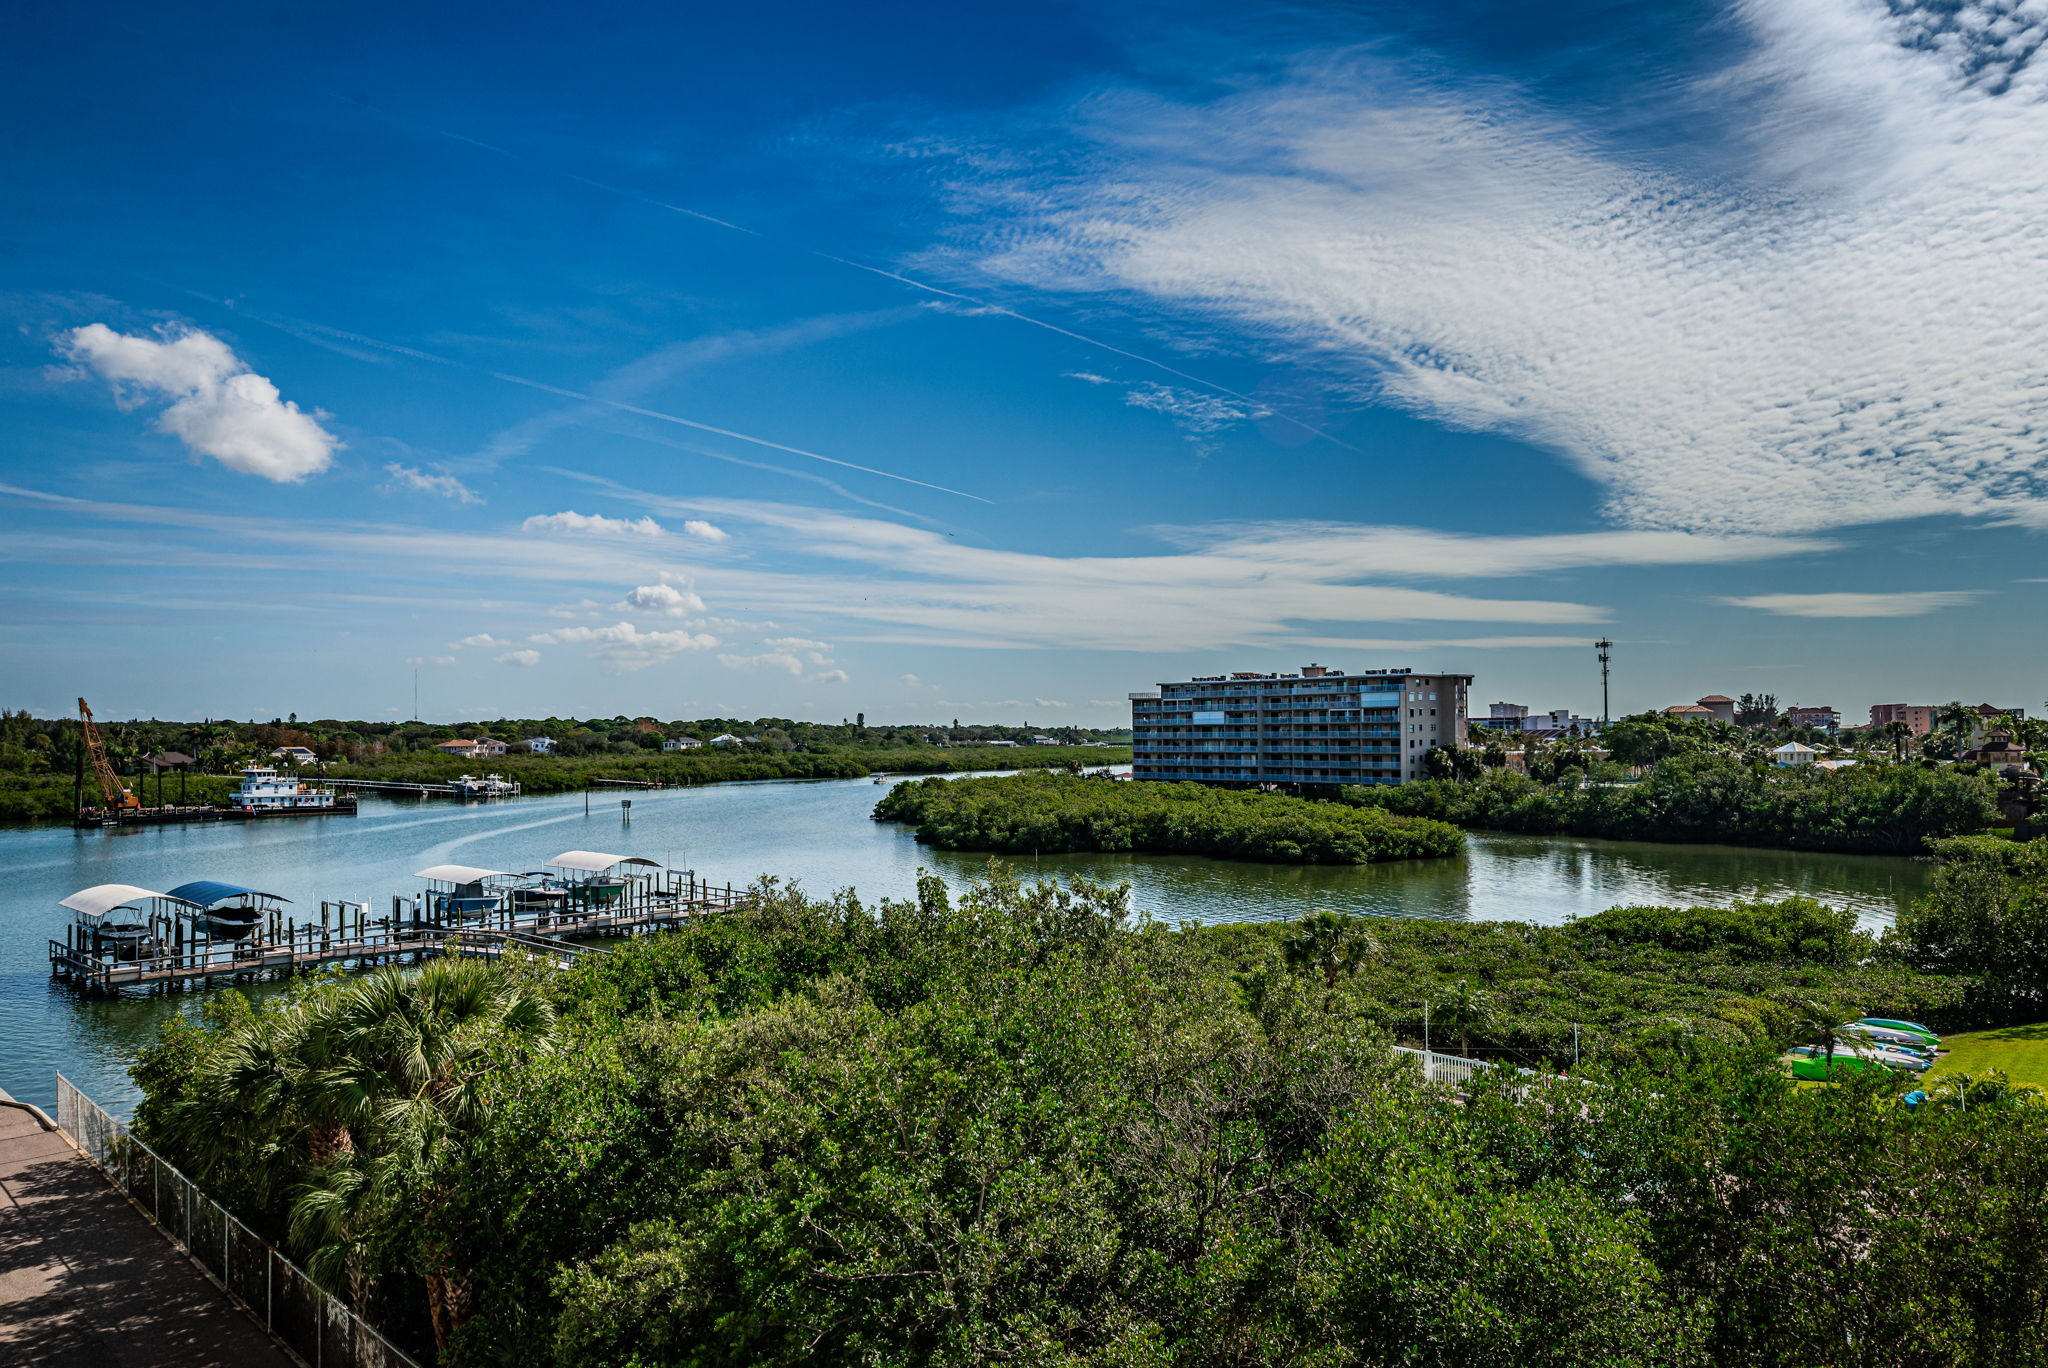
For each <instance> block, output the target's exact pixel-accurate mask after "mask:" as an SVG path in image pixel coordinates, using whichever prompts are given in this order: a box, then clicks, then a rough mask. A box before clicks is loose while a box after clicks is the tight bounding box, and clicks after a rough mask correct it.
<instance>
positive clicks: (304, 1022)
mask: <svg viewBox="0 0 2048 1368" xmlns="http://www.w3.org/2000/svg"><path fill="white" fill-rule="evenodd" d="M552 1025H553V1012H552V1009H551V1008H550V1007H549V1006H548V1004H547V1002H546V1001H545V999H543V998H541V997H540V996H539V995H538V994H537V993H535V992H534V991H533V990H532V988H531V987H530V986H529V985H528V984H526V983H525V982H523V981H522V980H521V979H520V978H518V977H517V976H516V975H514V974H512V973H510V972H508V971H507V970H506V969H505V968H503V967H501V966H498V965H492V964H487V963H484V962H481V961H475V960H452V959H444V960H436V961H434V962H433V963H431V964H428V965H427V966H425V967H424V968H422V969H419V970H417V971H406V970H399V969H384V970H379V971H378V972H376V973H374V974H370V975H367V976H365V977H363V978H360V979H357V980H355V981H353V982H351V983H349V984H347V985H345V986H343V987H340V988H338V989H336V990H333V991H330V992H328V993H326V994H324V995H321V996H317V997H314V998H311V999H309V1000H307V1001H305V1002H302V1003H300V1004H298V1005H296V1006H294V1007H291V1008H288V1009H286V1010H283V1011H278V1012H273V1013H269V1014H267V1015H265V1016H262V1017H259V1018H258V1019H256V1020H255V1021H254V1022H252V1023H250V1024H249V1025H247V1026H245V1027H244V1028H243V1029H242V1030H241V1031H239V1032H237V1033H236V1035H235V1036H234V1038H233V1039H231V1040H230V1041H229V1042H228V1043H227V1044H226V1045H225V1046H224V1047H223V1048H222V1049H221V1050H220V1051H218V1052H217V1053H216V1054H215V1056H214V1057H213V1058H212V1059H211V1060H209V1061H208V1063H207V1065H206V1067H205V1069H204V1071H203V1073H202V1075H201V1077H200V1078H199V1080H198V1081H197V1084H196V1086H195V1087H194V1088H193V1090H192V1094H191V1096H190V1097H189V1098H188V1099H187V1101H186V1102H185V1103H183V1104H181V1105H180V1107H179V1108H177V1109H176V1111H175V1112H174V1114H173V1119H172V1124H173V1125H174V1126H175V1128H176V1132H177V1135H178V1137H179V1139H180V1140H181V1141H182V1142H183V1143H184V1145H185V1146H186V1147H187V1149H188V1151H189V1152H191V1153H194V1154H196V1155H198V1156H200V1157H201V1168H202V1171H206V1170H207V1169H211V1170H212V1171H214V1172H233V1171H235V1169H234V1167H233V1166H235V1165H252V1166H253V1168H252V1170H251V1171H250V1173H249V1179H250V1181H251V1182H252V1183H253V1184H254V1185H255V1187H256V1189H257V1196H258V1198H259V1200H263V1201H265V1203H266V1204H268V1201H269V1199H270V1198H272V1197H273V1196H275V1195H279V1194H282V1193H284V1192H286V1191H289V1192H290V1193H291V1194H292V1199H293V1200H292V1205H291V1211H290V1229H291V1236H292V1243H293V1244H294V1245H295V1246H297V1247H298V1248H299V1249H300V1250H301V1251H302V1252H304V1253H305V1254H306V1255H307V1257H308V1261H309V1265H310V1267H311V1270H312V1271H313V1273H314V1275H315V1276H316V1277H319V1278H320V1279H321V1280H322V1281H325V1282H328V1283H329V1284H330V1285H335V1284H346V1285H348V1287H349V1288H350V1290H351V1292H352V1293H353V1294H354V1295H355V1296H356V1297H357V1298H358V1299H359V1301H358V1304H359V1307H360V1298H361V1297H362V1296H363V1295H364V1294H365V1293H366V1291H367V1289H368V1287H369V1286H370V1275H371V1272H372V1269H371V1266H370V1263H369V1262H368V1259H369V1254H370V1247H371V1237H372V1236H373V1234H374V1232H375V1230H376V1229H377V1227H378V1218H379V1216H380V1214H381V1213H384V1212H387V1211H389V1210H390V1209H391V1206H392V1205H393V1203H395V1202H396V1201H399V1200H402V1199H403V1198H405V1197H407V1196H408V1195H411V1196H424V1197H426V1198H427V1199H428V1200H431V1199H432V1195H433V1187H434V1181H435V1175H436V1173H437V1172H438V1171H439V1170H440V1168H441V1166H442V1164H443V1163H444V1162H445V1161H446V1160H447V1159H448V1158H449V1157H450V1156H451V1155H452V1153H453V1152H454V1150H455V1148H456V1147H457V1146H459V1144H460V1143H461V1139H462V1137H463V1135H464V1133H465V1132H466V1131H467V1130H468V1129H469V1128H470V1126H471V1124H472V1123H473V1122H474V1121H475V1119H476V1116H477V1113H478V1111H479V1110H480V1108H481V1105H482V1101H481V1096H480V1092H479V1084H480V1081H481V1079H482V1076H483V1073H484V1071H485V1069H486V1068H487V1066H488V1063H489V1060H490V1058H491V1056H492V1054H493V1052H494V1051H495V1050H496V1049H497V1048H499V1047H500V1045H501V1043H503V1042H506V1041H508V1040H510V1041H518V1042H523V1043H529V1044H530V1043H534V1042H538V1041H541V1040H543V1039H544V1038H545V1037H546V1035H547V1034H548V1032H549V1031H550V1029H551V1027H552ZM427 1281H428V1284H429V1301H430V1304H431V1305H432V1306H433V1307H434V1308H435V1311H436V1314H435V1332H436V1335H437V1337H445V1334H446V1332H447V1330H449V1329H452V1328H453V1324H454V1311H455V1310H456V1309H458V1303H459V1302H460V1300H461V1299H460V1298H458V1297H454V1296H451V1295H450V1294H449V1291H448V1289H449V1287H450V1286H451V1285H454V1284H456V1283H457V1282H458V1281H459V1280H458V1279H456V1278H455V1277H453V1276H452V1275H451V1274H450V1273H448V1272H447V1271H445V1270H436V1271H433V1272H430V1273H429V1274H428V1275H427ZM444 1309H449V1311H450V1314H449V1316H446V1317H444V1316H443V1314H442V1311H443V1310H444Z"/></svg>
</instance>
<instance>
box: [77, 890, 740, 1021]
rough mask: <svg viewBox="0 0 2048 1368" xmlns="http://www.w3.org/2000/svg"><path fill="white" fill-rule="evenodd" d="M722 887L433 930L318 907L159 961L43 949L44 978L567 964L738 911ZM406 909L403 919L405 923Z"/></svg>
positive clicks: (132, 979) (124, 984) (145, 982)
mask: <svg viewBox="0 0 2048 1368" xmlns="http://www.w3.org/2000/svg"><path fill="white" fill-rule="evenodd" d="M741 896H742V895H741V893H740V891H739V890H737V889H735V888H733V887H732V886H731V885H730V884H727V885H724V886H719V885H714V884H710V883H706V882H703V881H701V880H699V879H697V878H696V876H695V875H690V874H674V873H666V872H665V873H664V875H663V877H662V878H661V879H659V880H649V881H645V882H642V883H636V884H633V885H631V886H629V888H628V889H627V890H626V891H625V892H624V893H623V895H621V896H620V897H619V898H618V899H617V901H615V902H610V903H606V904H604V905H602V906H592V905H580V906H574V907H570V908H566V909H560V910H558V909H553V908H523V909H522V908H513V907H510V906H507V907H505V908H503V909H500V910H497V911H493V912H491V913H489V914H488V915H485V916H482V917H480V918H478V919H477V920H474V921H469V922H463V923H445V924H444V923H438V922H433V921H427V920H421V919H419V918H418V909H417V904H416V903H415V902H412V901H409V900H407V899H404V898H394V899H393V900H392V909H391V915H390V916H388V917H383V918H379V919H377V920H376V921H374V922H373V921H371V920H370V919H369V918H368V917H367V915H361V914H363V913H364V912H365V909H364V908H363V907H362V905H361V904H356V903H349V904H345V905H344V904H335V905H334V906H337V907H340V906H346V907H348V908H352V909H355V911H356V913H357V914H359V915H355V916H353V917H350V916H348V915H343V916H341V917H340V919H339V920H338V921H334V920H330V918H329V917H328V915H327V907H326V906H325V905H323V907H322V917H321V921H320V922H319V923H317V924H306V925H300V924H297V923H291V924H288V925H284V926H279V927H270V928H265V929H264V930H263V931H261V932H259V933H257V934H255V935H252V936H250V937H249V938H247V939H245V940H240V941H218V942H213V941H204V940H201V941H196V942H191V943H187V944H184V945H180V946H176V947H173V948H171V949H169V950H166V951H164V952H162V953H157V954H150V955H140V956H137V957H135V958H132V959H126V960H118V961H116V960H109V959H106V958H103V957H100V956H97V955H94V954H91V953H88V952H87V951H86V950H85V949H84V948H82V947H81V946H80V945H78V944H75V943H73V942H72V941H69V940H64V941H54V940H53V941H51V942H50V943H49V946H50V972H51V975H52V976H53V977H55V978H56V979H57V980H58V981H60V982H63V983H69V984H72V985H74V986H76V987H79V988H81V989H83V990H85V991H86V992H89V993H97V994H114V993H119V992H122V991H124V990H131V989H162V988H203V987H208V986H211V985H212V984H215V983H222V982H235V981H254V980H256V979H259V978H266V977H271V976H275V975H285V974H292V973H297V972H299V971H301V970H305V969H313V968H318V967H320V966H321V965H327V964H347V965H351V966H354V967H357V968H370V967H373V966H376V965H380V964H401V963H407V962H412V963H418V962H420V961H423V960H425V959H428V958H431V957H433V956H435V955H443V954H459V955H472V956H484V957H490V956H495V955H498V954H502V953H504V951H505V950H506V949H508V948H514V947H516V948H518V949H522V950H526V951H529V952H532V953H536V954H544V955H550V956H553V957H554V958H556V959H558V960H561V961H565V962H566V961H573V960H574V959H575V958H576V956H577V955H578V954H579V953H588V952H589V951H590V949H591V948H592V947H588V946H580V945H577V944H574V942H575V941H579V940H589V939H611V938H618V937H624V936H637V935H645V934H648V933H650V932H655V931H665V930H671V929H673V928H675V927H678V926H681V925H683V924H684V923H685V922H688V921H690V920H692V919H694V918H697V917H701V916H704V915H705V914H707V913H712V912H720V911H727V910H730V909H731V908H733V907H735V906H737V905H738V903H739V900H740V897H741ZM407 909H411V911H410V915H408V911H407Z"/></svg>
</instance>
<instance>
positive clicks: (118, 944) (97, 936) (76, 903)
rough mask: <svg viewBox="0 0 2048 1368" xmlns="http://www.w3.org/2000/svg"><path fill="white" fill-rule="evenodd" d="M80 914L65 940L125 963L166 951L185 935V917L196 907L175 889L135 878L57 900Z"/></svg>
mask: <svg viewBox="0 0 2048 1368" xmlns="http://www.w3.org/2000/svg"><path fill="white" fill-rule="evenodd" d="M57 905H58V906H59V907H62V908H67V909H69V910H70V911H73V912H76V913H77V914H78V920H77V922H75V923H74V924H72V925H71V926H69V927H67V928H65V937H66V941H65V944H66V945H67V946H68V947H69V948H71V949H72V950H75V951H77V952H78V953H80V954H84V955H89V956H91V957H92V958H94V959H101V960H112V961H114V962H116V963H127V962H132V961H135V960H142V959H148V958H151V957H152V956H155V955H160V954H162V953H163V952H164V951H165V950H166V949H168V948H169V947H171V946H173V945H175V944H177V943H178V942H180V941H181V940H183V936H182V935H181V934H180V932H181V929H182V927H181V923H182V922H183V921H184V919H185V917H186V915H187V914H189V913H191V912H195V911H197V910H199V909H198V905H197V904H196V903H191V902H187V901H186V900H185V899H183V898H180V897H178V896H177V895H175V894H172V893H158V892H156V891H155V890H154V889H149V888H139V887H137V886H136V885H134V884H94V885H93V886H92V887H91V888H81V889H80V890H79V891H78V892H76V893H73V894H72V895H71V896H70V897H68V898H65V899H63V900H62V901H60V902H59V903H58V904H57Z"/></svg>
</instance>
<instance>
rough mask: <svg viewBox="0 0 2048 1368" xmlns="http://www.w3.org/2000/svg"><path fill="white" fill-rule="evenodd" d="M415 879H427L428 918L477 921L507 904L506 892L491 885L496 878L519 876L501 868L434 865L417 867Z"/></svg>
mask: <svg viewBox="0 0 2048 1368" xmlns="http://www.w3.org/2000/svg"><path fill="white" fill-rule="evenodd" d="M413 877H414V878H415V879H425V880H426V881H427V892H426V896H425V897H424V898H423V899H422V900H421V903H420V906H421V907H422V908H423V909H424V910H425V912H426V915H427V917H428V919H429V920H432V921H437V922H454V921H474V920H476V919H477V918H479V917H485V916H489V915H490V914H491V913H493V912H495V911H497V910H498V909H499V908H501V907H503V906H504V905H505V891H504V890H503V889H502V888H493V887H491V886H490V884H491V881H492V880H494V879H516V878H518V877H519V876H518V875H517V874H508V873H506V872H505V871H504V870H502V869H480V868H478V867H477V866H475V865H457V864H445V865H433V866H430V867H429V868H426V869H421V870H416V871H414V873H413Z"/></svg>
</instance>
